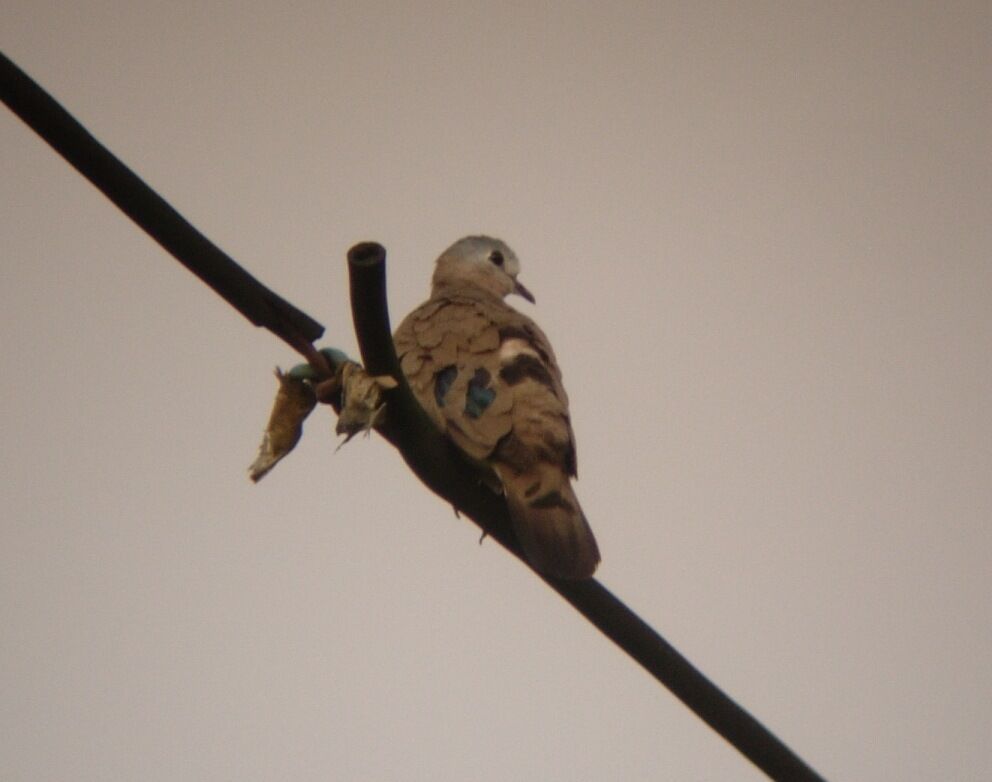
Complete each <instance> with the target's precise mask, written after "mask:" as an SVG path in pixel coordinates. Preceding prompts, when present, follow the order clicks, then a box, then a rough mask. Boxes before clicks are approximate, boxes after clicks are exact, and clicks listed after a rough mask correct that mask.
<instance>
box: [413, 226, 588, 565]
mask: <svg viewBox="0 0 992 782" xmlns="http://www.w3.org/2000/svg"><path fill="white" fill-rule="evenodd" d="M519 269H520V264H519V261H518V260H517V257H516V255H514V253H513V251H512V250H510V248H509V247H507V246H506V245H505V244H504V243H503V242H501V241H499V240H497V239H491V238H489V237H485V236H470V237H466V238H465V239H462V240H460V241H458V242H456V243H455V244H453V245H452V246H451V247H449V248H448V249H447V250H446V251H445V252H444V253H442V254H441V256H440V257H439V258H438V260H437V265H436V268H435V272H434V278H433V285H432V290H431V297H430V299H428V300H427V301H426V302H424V304H422V305H421V306H420V307H418V308H417V309H415V310H414V311H413V312H411V313H410V314H409V315H408V316H407V317H406V318H405V319H404V321H403V322H402V323H401V324H400V327H399V328H398V329H397V331H396V335H395V337H394V339H395V343H396V351H397V354H398V355H399V358H400V364H401V366H402V368H403V373H404V374H405V375H406V377H407V379H408V380H409V382H410V386H411V388H412V389H413V392H414V394H415V395H416V397H417V399H418V400H419V401H420V403H421V405H422V406H423V407H424V409H425V410H426V411H427V414H428V415H429V416H430V417H431V418H432V419H433V420H434V422H435V423H436V424H437V426H438V428H439V429H441V430H442V431H443V432H445V433H447V434H448V436H449V437H451V439H452V440H453V441H454V442H455V444H456V445H458V447H459V448H461V450H462V451H464V452H465V453H466V454H467V455H469V456H470V457H472V458H473V459H476V460H479V461H482V462H485V463H486V464H488V465H489V466H490V467H492V469H493V470H494V472H495V473H496V475H497V476H498V478H499V480H500V483H501V484H502V490H503V492H504V493H505V495H506V500H507V505H508V507H509V510H510V517H511V519H512V521H513V529H514V532H515V533H516V535H517V538H518V539H519V541H520V543H521V545H522V546H523V549H524V552H525V553H526V555H527V557H528V559H529V560H530V561H531V563H532V564H533V565H534V566H535V567H536V568H537V569H538V570H540V571H542V572H544V573H547V574H549V575H553V576H558V577H560V578H570V579H579V578H588V577H589V576H591V575H592V573H593V571H594V570H595V569H596V565H597V564H598V562H599V550H598V548H597V546H596V540H595V538H594V537H593V534H592V530H591V529H590V528H589V524H588V523H587V522H586V519H585V515H584V514H583V513H582V508H581V507H580V506H579V501H578V499H577V498H576V496H575V493H574V491H573V490H572V486H571V480H570V478H572V477H574V476H575V474H576V461H575V435H574V434H573V432H572V425H571V422H570V420H569V416H568V397H567V396H566V394H565V389H564V387H563V386H562V382H561V372H560V371H559V369H558V365H557V363H556V361H555V356H554V351H552V349H551V345H550V344H549V342H548V339H547V337H545V335H544V332H542V331H541V329H540V328H538V326H537V324H535V323H534V322H533V321H532V320H531V319H530V318H528V317H527V316H526V315H524V314H522V313H520V312H517V311H516V310H515V309H513V308H512V307H510V306H509V305H507V304H506V303H505V302H504V301H503V297H504V296H506V295H507V294H509V293H518V294H520V295H522V296H523V297H524V298H527V299H529V300H530V301H533V297H532V296H531V295H530V293H529V292H528V291H527V289H526V288H524V287H523V286H522V285H521V284H520V283H518V282H517V279H516V277H517V273H518V272H519Z"/></svg>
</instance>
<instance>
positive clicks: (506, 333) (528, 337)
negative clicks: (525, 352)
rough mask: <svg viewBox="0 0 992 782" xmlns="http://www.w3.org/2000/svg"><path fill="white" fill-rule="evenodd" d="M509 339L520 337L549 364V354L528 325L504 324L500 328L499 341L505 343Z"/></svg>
mask: <svg viewBox="0 0 992 782" xmlns="http://www.w3.org/2000/svg"><path fill="white" fill-rule="evenodd" d="M508 339H519V340H523V341H524V342H526V343H527V344H528V345H529V346H530V347H531V348H532V349H533V350H534V352H535V353H537V354H538V355H539V356H540V357H541V360H542V361H543V362H544V363H545V364H547V363H548V354H547V352H546V351H545V350H544V348H542V347H541V346H540V345H539V344H538V341H537V339H536V338H535V337H534V332H532V331H531V330H530V329H528V328H527V327H526V326H504V327H503V328H501V329H500V330H499V341H500V344H503V343H504V342H506V341H507V340H508Z"/></svg>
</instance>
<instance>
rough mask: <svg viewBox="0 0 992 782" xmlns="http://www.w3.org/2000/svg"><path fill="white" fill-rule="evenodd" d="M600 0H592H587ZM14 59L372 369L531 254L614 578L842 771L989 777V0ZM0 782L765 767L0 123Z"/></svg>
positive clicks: (702, 772) (180, 25)
mask: <svg viewBox="0 0 992 782" xmlns="http://www.w3.org/2000/svg"><path fill="white" fill-rule="evenodd" d="M607 8H609V9H610V10H606V9H607ZM0 48H2V49H3V51H4V52H5V53H6V54H7V55H8V56H9V57H11V58H12V59H13V60H14V61H15V62H17V63H18V64H19V65H20V66H21V67H22V68H24V69H25V70H27V71H28V73H30V74H31V75H32V76H33V77H34V78H36V79H37V80H38V81H39V82H40V83H41V84H42V85H44V86H45V87H46V88H47V89H48V90H50V91H51V92H52V93H53V95H54V96H55V97H56V98H57V99H59V100H60V101H62V103H63V104H64V105H65V106H66V107H67V108H68V109H69V110H70V111H71V112H72V113H73V114H74V115H75V116H76V117H77V118H78V119H79V120H80V121H81V122H82V123H83V124H84V125H85V126H86V127H87V128H89V129H90V130H91V131H92V132H93V133H94V134H95V135H96V136H97V137H98V138H99V139H100V140H101V141H103V142H104V143H105V144H106V145H108V146H109V147H110V149H111V150H113V151H114V152H115V153H116V154H117V155H119V156H120V157H121V158H122V159H123V160H124V161H125V162H127V163H128V164H129V165H130V166H131V167H132V168H133V169H134V170H135V171H137V172H138V173H139V174H140V175H141V176H142V177H144V178H145V180H146V181H147V182H148V183H149V184H151V185H152V186H153V187H154V188H155V189H157V190H158V192H159V193H160V194H162V195H163V196H164V197H165V198H166V199H168V200H169V201H170V202H171V203H172V204H173V205H174V206H175V207H176V208H177V209H179V210H180V211H181V212H182V213H183V214H184V215H185V216H186V217H187V218H189V219H190V220H191V221H192V222H193V223H194V224H195V225H196V226H197V227H198V228H200V229H201V230H202V231H203V232H204V233H206V234H207V235H208V236H209V237H211V238H212V239H213V240H214V241H215V242H216V243H218V244H219V245H220V246H221V247H223V248H224V249H225V250H226V251H228V252H229V253H230V254H231V255H232V256H233V257H235V258H236V259H237V260H238V261H239V262H240V263H242V264H243V265H244V266H246V267H247V268H248V269H249V270H251V271H252V272H253V273H255V274H256V275H258V276H259V277H260V278H261V279H262V280H263V281H265V282H266V283H267V284H269V285H270V286H271V287H273V288H275V289H276V290H277V291H278V292H280V293H281V294H282V295H284V296H285V297H286V298H288V299H289V300H290V301H292V302H294V303H295V304H297V305H298V306H300V307H302V308H303V309H304V310H306V311H307V312H309V313H310V314H312V315H313V316H314V317H316V318H317V319H318V320H320V321H321V322H322V323H323V324H324V325H325V326H326V327H327V333H326V335H325V339H324V340H323V342H322V344H323V345H328V346H336V347H339V348H342V349H344V350H346V351H348V352H349V353H351V354H353V355H354V354H356V353H357V351H356V347H355V339H354V336H353V333H352V328H351V323H350V313H349V309H348V300H347V280H346V273H345V265H344V255H345V253H346V251H347V249H348V247H349V246H351V245H352V244H354V243H356V242H358V241H361V240H366V239H374V240H377V241H380V242H382V243H383V244H384V245H385V246H386V247H387V249H388V251H389V293H390V305H391V309H392V317H393V321H394V323H398V322H399V320H400V318H401V317H402V316H403V315H404V314H405V313H406V312H408V311H409V310H410V309H412V308H413V307H414V306H415V305H417V304H418V303H419V302H420V301H422V300H423V299H424V298H425V297H426V295H427V292H428V287H429V277H430V272H431V264H432V262H433V259H434V258H435V257H436V255H437V254H438V253H439V252H440V251H441V250H442V249H444V248H445V247H446V246H447V245H448V244H450V243H451V242H452V241H453V240H455V239H457V238H459V237H460V236H463V235H465V234H469V233H478V232H485V233H489V234H492V235H496V236H499V237H501V238H503V239H504V240H505V241H507V242H508V243H509V244H510V246H511V247H513V248H514V250H515V251H516V253H517V254H518V255H519V257H520V259H521V262H522V266H523V271H522V274H521V280H522V281H523V282H524V283H525V284H526V285H527V287H528V288H529V289H530V290H531V291H533V293H534V294H535V295H536V297H537V305H536V306H532V305H530V304H528V303H526V302H524V301H522V300H519V299H518V300H516V301H515V302H514V303H515V305H516V306H518V307H519V308H520V309H521V310H523V311H525V312H526V313H527V314H529V315H531V316H533V317H534V318H535V319H536V320H537V321H538V322H539V323H540V324H541V325H542V327H543V328H544V329H545V331H546V332H547V333H548V335H549V336H550V338H551V340H552V342H553V344H554V346H555V349H556V352H557V354H558V358H559V361H560V363H561V365H562V368H563V371H564V375H565V384H566V387H567V389H568V391H569V395H570V398H571V405H572V418H573V421H574V425H575V430H576V435H577V438H578V451H579V475H580V480H579V482H578V484H577V490H578V494H579V497H580V498H581V501H582V504H583V506H584V508H585V510H586V512H587V515H588V516H589V519H590V521H591V524H592V526H593V528H594V530H595V532H596V536H597V538H598V540H599V544H600V548H601V550H602V554H603V564H602V566H601V568H600V570H599V573H598V575H599V576H600V577H601V579H602V581H603V582H604V583H605V584H606V585H607V586H608V587H609V588H610V589H612V590H613V591H614V592H616V593H617V594H618V595H619V596H620V597H621V598H622V599H623V600H625V601H627V602H628V604H629V605H630V606H631V607H633V608H634V610H636V611H637V612H638V613H640V614H641V616H643V617H644V618H645V619H646V620H647V621H648V622H650V623H651V624H652V625H653V626H654V627H655V628H656V629H657V630H658V631H659V632H660V633H661V634H662V635H664V636H665V637H666V638H667V639H668V640H669V641H671V642H672V643H673V644H675V646H676V647H678V648H679V649H680V650H681V651H682V652H683V653H684V654H686V655H687V656H688V657H689V658H690V659H691V660H692V661H693V662H694V663H695V664H696V665H698V666H699V667H700V668H701V669H702V670H703V671H704V672H706V673H707V674H708V675H709V676H711V677H712V678H713V679H714V680H715V681H716V682H717V683H718V684H719V685H720V686H721V687H723V688H724V689H725V690H726V691H728V692H729V693H730V694H731V695H732V696H733V697H734V698H735V699H737V700H738V701H739V702H740V703H741V704H742V705H743V706H744V707H745V708H747V709H749V710H750V711H751V712H753V713H754V714H755V715H756V716H757V717H758V718H759V719H761V720H762V721H763V722H764V723H765V724H767V725H768V726H769V727H770V728H771V729H772V730H773V731H775V732H776V733H777V734H778V735H779V736H780V737H781V738H782V739H783V740H785V741H786V742H787V743H788V744H789V745H790V746H792V747H793V748H794V749H795V750H796V751H797V752H798V753H799V754H800V755H801V756H802V757H803V758H804V759H805V760H807V761H808V762H809V763H810V764H812V765H813V766H814V767H815V768H816V769H817V770H818V771H820V772H821V773H822V774H824V775H825V776H826V777H828V778H830V779H836V780H841V779H848V780H896V779H898V780H910V781H912V780H920V781H921V782H922V781H923V780H934V779H947V780H985V779H987V778H988V773H989V772H988V769H989V768H990V767H992V750H990V748H989V723H990V718H992V672H990V665H989V660H990V655H992V601H990V588H989V570H990V566H989V562H990V559H992V530H990V515H992V481H990V474H992V413H990V407H989V400H990V396H992V366H990V362H992V359H990V356H992V145H990V142H989V139H990V131H989V128H990V127H992V108H990V107H992V9H990V6H989V4H988V2H975V3H970V4H969V3H955V2H951V3H931V4H923V3H912V2H892V3H863V2H858V3H854V2H851V3H763V2H762V3H725V4H713V3H685V4H672V3H659V2H645V3H631V2H626V3H625V2H619V3H612V4H606V3H557V4H555V3H551V4H549V3H507V4H495V3H494V4H485V5H483V4H471V3H454V2H451V3H420V4H417V3H401V2H397V3H379V2H369V1H368V0H363V1H362V2H342V3H312V4H305V5H304V4H298V5H295V6H294V5H292V4H290V5H282V6H278V5H276V4H265V3H256V4H254V7H253V6H252V5H251V4H244V3H241V4H238V3H229V4H221V3H205V4H185V3H125V2H119V1H116V0H108V2H102V3H94V2H90V3H85V2H84V3H67V2H39V1H38V0H31V2H27V0H23V1H22V0H5V2H4V4H3V8H2V10H0ZM0 214H2V228H0V250H2V251H0V335H2V336H0V339H2V340H3V353H2V356H3V365H4V369H3V371H2V373H0V385H2V398H3V411H2V413H0V427H2V428H0V433H2V440H3V448H2V449H0V475H2V478H0V627H2V628H3V630H2V633H0V778H2V779H4V780H11V781H12V782H21V781H23V782H28V781H29V780H30V781H31V782H35V781H36V780H69V779H71V780H75V781H77V782H90V781H96V780H123V779H140V780H150V781H153V782H154V781H157V780H161V781H162V782H165V781H166V780H170V781H171V780H180V779H182V780H239V782H243V781H246V780H249V781H250V780H277V779H293V780H326V779H356V780H378V779H390V780H438V779H443V780H507V779H519V780H585V779H588V780H593V779H597V780H598V779H624V780H648V779H672V780H757V779H762V778H763V776H762V775H761V774H760V772H758V771H757V770H756V769H755V768H754V767H752V766H751V765H750V764H749V763H748V762H747V761H746V760H744V759H743V758H742V757H741V756H739V755H738V754H737V753H736V752H735V751H734V750H733V749H731V748H730V747H729V746H728V745H727V744H726V743H725V742H724V741H723V740H722V739H720V738H719V737H717V736H716V734H714V733H713V732H712V731H711V730H710V729H709V728H707V727H706V726H705V725H704V724H703V723H702V722H700V721H699V720H698V719H697V718H696V717H694V716H693V715H692V714H691V713H690V712H689V711H688V710H687V709H686V708H685V707H684V706H682V705H681V704H680V703H679V702H678V701H677V700H676V699H675V698H674V697H672V696H671V695H670V694H669V693H668V692H667V691H665V690H663V689H661V688H660V687H659V686H658V685H657V684H656V683H655V682H654V680H652V679H651V678H650V677H648V676H647V675H646V674H645V673H644V672H643V671H642V670H641V669H640V668H639V667H638V666H637V665H636V664H635V663H633V662H632V661H631V660H630V659H628V658H627V657H626V656H625V655H623V654H622V653H621V652H619V650H617V649H616V648H615V647H614V646H613V645H612V644H611V643H610V642H608V641H607V640H605V639H604V638H603V637H601V636H600V635H599V633H598V632H597V631H596V630H594V629H593V628H592V627H591V626H590V625H589V624H587V623H586V622H585V621H584V620H583V619H582V618H581V617H579V616H578V615H577V614H576V613H575V612H574V611H573V610H572V609H571V608H570V607H569V606H568V605H567V604H565V603H564V602H563V601H562V600H560V599H559V598H558V597H557V596H556V595H554V594H553V593H552V592H550V591H549V590H548V589H547V588H546V587H545V586H543V584H542V583H541V582H540V581H539V580H538V579H536V578H535V577H534V576H533V575H532V574H531V573H530V572H529V571H528V570H527V569H526V568H524V567H522V566H521V565H520V564H519V563H518V562H517V561H516V560H514V559H513V558H512V557H510V556H508V555H506V554H505V553H504V552H503V551H502V550H501V549H500V548H499V547H498V546H497V545H494V544H492V543H491V542H487V543H483V544H482V545H481V546H480V545H478V532H477V529H476V528H475V526H474V525H472V524H471V523H469V522H468V521H466V520H464V519H462V520H459V519H456V518H455V517H454V515H453V514H452V512H451V508H450V507H448V506H446V505H445V504H444V503H443V502H442V501H440V500H439V499H437V498H436V497H434V496H433V495H432V494H430V493H429V492H428V491H427V490H426V489H425V488H424V487H423V486H421V485H420V484H419V483H418V481H417V480H416V479H415V478H414V477H413V476H412V475H411V474H410V473H409V472H408V470H407V469H406V467H405V466H404V464H403V462H402V460H401V459H400V458H399V456H398V454H397V453H396V452H395V451H394V450H392V449H391V448H390V447H389V446H388V445H387V444H386V443H384V442H383V441H382V440H381V439H380V438H378V437H373V438H371V439H368V440H366V439H364V438H356V439H355V440H353V441H352V442H351V443H349V444H348V445H347V447H345V448H343V449H342V450H341V451H340V452H338V453H334V448H335V444H336V440H335V438H334V436H333V424H334V419H333V416H332V415H331V414H330V413H329V412H328V411H327V410H326V409H321V410H318V411H317V412H316V413H315V414H314V415H313V417H312V418H311V420H310V421H309V422H308V425H307V429H306V432H305V436H304V438H303V441H302V442H301V444H300V446H299V448H298V450H297V451H296V452H294V453H293V454H292V455H291V456H290V457H289V458H288V459H286V460H285V461H284V462H283V463H281V464H280V465H279V466H278V467H277V468H276V469H275V471H274V472H273V473H272V474H271V475H269V476H268V477H267V478H265V479H264V480H263V481H262V482H261V483H260V484H259V485H257V486H256V485H252V484H251V483H250V481H249V480H248V478H247V473H246V468H247V466H248V464H249V463H250V462H251V461H252V459H253V458H254V455H255V449H256V446H257V443H258V440H259V438H260V435H261V431H262V428H263V425H264V423H265V420H266V418H267V416H268V412H269V406H270V403H271V400H272V397H273V395H274V391H275V381H274V378H273V377H272V370H273V368H274V367H275V366H276V365H279V366H282V367H288V366H291V365H293V364H294V363H296V361H297V358H296V356H295V355H294V354H292V353H291V352H290V351H289V350H288V349H287V348H285V347H284V346H283V345H282V344H281V343H280V342H279V341H278V340H276V339H275V338H273V337H272V336H271V335H269V334H268V333H266V332H264V331H260V330H256V329H253V328H252V327H251V326H250V325H249V324H248V323H247V321H245V320H244V319H243V318H241V317H240V316H239V315H238V314H237V313H235V312H234V311H233V310H232V309H231V308H230V307H228V306H227V305H226V304H225V303H224V302H222V301H221V300H220V299H219V298H218V297H217V296H216V295H215V294H213V293H212V292H211V291H210V290H208V289H207V288H206V287H205V286H204V285H203V284H202V283H200V282H199V281H198V280H197V279H196V278H194V277H193V276H192V275H190V274H189V273H188V272H187V271H186V270H185V269H183V268H182V267H181V266H180V265H179V264H178V263H176V262H175V261H174V260H173V259H171V258H170V257H169V256H168V255H166V254H165V253H164V251H162V250H161V249H160V248H159V247H158V246H157V245H155V244H154V243H153V242H152V241H151V240H150V239H148V238H147V237H146V236H145V235H144V234H142V233H141V232H140V231H139V230H138V229H137V228H135V227H134V226H133V225H132V224H131V223H130V222H129V221H128V220H127V219H126V218H125V217H124V216H123V215H122V214H121V213H119V212H118V211H117V209H116V208H115V207H113V206H112V205H111V204H110V202H109V201H107V200H106V199H105V198H104V197H103V196H101V195H100V194H99V193H98V192H97V191H96V190H95V189H94V188H93V187H92V186H90V185H89V184H88V183H87V182H86V181H84V180H83V179H82V178H81V177H80V176H79V175H77V174H76V173H75V172H73V171H72V170H71V169H70V168H69V166H68V165H67V164H66V163H65V162H64V161H63V160H62V159H61V158H59V157H58V156H57V155H56V154H55V153H53V152H52V151H51V150H50V149H49V148H48V147H47V146H46V145H45V144H44V143H42V142H41V141H40V140H39V139H38V138H37V137H36V136H34V134H33V133H32V132H31V131H29V130H28V129H27V128H26V127H25V126H23V125H22V124H21V123H20V121H19V120H17V119H16V118H15V117H14V116H13V115H12V114H10V113H9V112H8V111H6V110H5V109H4V110H2V111H0Z"/></svg>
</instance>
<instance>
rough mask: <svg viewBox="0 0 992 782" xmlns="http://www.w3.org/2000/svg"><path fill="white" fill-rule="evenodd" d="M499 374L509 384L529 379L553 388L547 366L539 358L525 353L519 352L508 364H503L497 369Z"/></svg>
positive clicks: (513, 384)
mask: <svg viewBox="0 0 992 782" xmlns="http://www.w3.org/2000/svg"><path fill="white" fill-rule="evenodd" d="M499 376H500V377H501V378H503V380H505V381H506V383H507V384H508V385H511V386H515V385H516V384H517V383H521V382H523V381H524V380H528V379H530V380H534V381H536V382H538V383H541V384H542V385H545V386H547V387H548V388H551V389H554V382H553V381H552V380H551V373H550V372H548V368H547V367H546V366H544V364H543V363H542V362H541V360H540V359H538V358H536V357H534V356H531V355H528V354H527V353H521V354H520V355H518V356H517V357H516V358H514V359H513V360H512V361H511V362H510V363H509V364H505V365H504V366H503V367H502V368H501V369H500V370H499Z"/></svg>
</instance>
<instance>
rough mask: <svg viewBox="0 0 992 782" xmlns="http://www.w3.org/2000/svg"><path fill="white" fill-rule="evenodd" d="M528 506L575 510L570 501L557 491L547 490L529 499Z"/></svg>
mask: <svg viewBox="0 0 992 782" xmlns="http://www.w3.org/2000/svg"><path fill="white" fill-rule="evenodd" d="M530 506H531V507H532V508H564V509H565V510H567V511H569V512H571V511H573V510H575V508H573V507H572V503H570V502H569V501H568V500H566V499H565V498H564V497H562V496H561V492H559V491H557V490H556V491H549V492H548V493H547V494H545V495H544V496H543V497H538V498H537V499H536V500H531V502H530Z"/></svg>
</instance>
